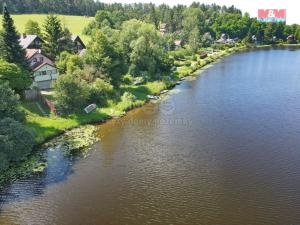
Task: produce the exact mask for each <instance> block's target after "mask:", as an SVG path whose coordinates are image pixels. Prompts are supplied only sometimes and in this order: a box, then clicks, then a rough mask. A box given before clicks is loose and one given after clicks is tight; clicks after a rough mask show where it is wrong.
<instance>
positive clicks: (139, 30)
mask: <svg viewBox="0 0 300 225" xmlns="http://www.w3.org/2000/svg"><path fill="white" fill-rule="evenodd" d="M119 43H120V44H121V48H122V51H123V53H124V56H125V59H126V62H127V64H128V65H129V73H130V74H131V75H133V76H144V77H146V78H154V77H157V78H159V77H158V76H159V74H161V73H162V72H165V71H167V70H168V60H167V59H168V54H167V50H166V48H165V44H166V43H164V41H163V37H162V36H161V35H160V34H159V33H158V31H157V30H156V29H155V27H154V25H152V24H148V23H145V22H142V21H138V20H129V21H126V22H124V23H123V25H122V29H121V32H120V41H119Z"/></svg>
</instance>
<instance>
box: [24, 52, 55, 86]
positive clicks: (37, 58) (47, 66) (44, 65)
mask: <svg viewBox="0 0 300 225" xmlns="http://www.w3.org/2000/svg"><path fill="white" fill-rule="evenodd" d="M26 58H27V60H28V61H29V63H30V67H31V69H32V72H33V76H34V80H33V84H32V86H33V87H38V88H39V89H41V90H45V89H50V88H51V87H52V82H53V80H56V79H57V77H58V75H59V73H58V70H57V69H56V67H55V66H54V63H53V61H52V60H51V59H49V58H48V57H47V56H45V55H44V54H42V51H41V50H40V49H26Z"/></svg>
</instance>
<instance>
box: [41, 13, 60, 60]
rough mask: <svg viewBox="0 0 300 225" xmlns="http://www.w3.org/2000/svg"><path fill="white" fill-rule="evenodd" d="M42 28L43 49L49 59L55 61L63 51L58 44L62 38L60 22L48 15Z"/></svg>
mask: <svg viewBox="0 0 300 225" xmlns="http://www.w3.org/2000/svg"><path fill="white" fill-rule="evenodd" d="M43 28H44V35H43V38H44V41H45V43H44V45H43V49H44V51H45V53H46V54H47V55H48V56H49V57H50V58H52V59H55V57H56V56H58V55H59V53H60V52H61V51H62V49H63V47H62V46H61V44H60V40H61V39H62V38H63V37H64V30H63V28H62V25H61V21H60V20H59V19H58V17H57V16H55V15H52V14H51V15H48V16H47V18H46V20H45V23H44V26H43Z"/></svg>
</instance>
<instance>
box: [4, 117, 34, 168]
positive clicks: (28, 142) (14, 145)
mask: <svg viewBox="0 0 300 225" xmlns="http://www.w3.org/2000/svg"><path fill="white" fill-rule="evenodd" d="M34 143H35V141H34V135H33V134H32V132H31V131H29V130H28V129H27V128H26V127H25V126H24V125H22V124H21V123H20V122H17V121H15V120H13V119H11V118H4V119H2V120H1V121H0V164H1V167H0V169H2V170H3V169H6V168H7V167H8V166H9V164H10V163H13V162H18V161H20V160H23V159H24V158H25V157H26V156H28V154H30V153H31V151H32V148H33V145H34Z"/></svg>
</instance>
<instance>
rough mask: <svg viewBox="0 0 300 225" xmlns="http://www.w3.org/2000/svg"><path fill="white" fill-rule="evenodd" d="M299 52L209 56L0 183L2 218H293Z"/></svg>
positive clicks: (299, 186) (274, 224)
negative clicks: (155, 96) (89, 142)
mask: <svg viewBox="0 0 300 225" xmlns="http://www.w3.org/2000/svg"><path fill="white" fill-rule="evenodd" d="M299 62H300V51H299V50H295V51H290V50H259V51H253V52H247V53H239V54H235V55H233V56H230V57H227V58H225V59H223V60H221V61H220V62H218V63H217V64H216V65H215V66H214V67H211V68H209V69H208V70H207V71H205V72H203V74H202V75H201V76H199V77H198V78H197V79H196V80H193V81H185V82H183V83H182V84H181V85H180V86H178V87H177V88H176V89H175V90H173V91H172V93H170V95H169V97H167V98H166V99H165V100H164V101H163V102H162V103H160V104H156V105H151V104H149V105H147V106H145V107H143V108H141V109H138V110H135V111H132V112H130V113H129V114H128V115H127V116H126V117H124V118H122V119H120V120H114V121H110V122H108V123H107V124H105V125H101V126H100V131H99V135H100V136H101V137H102V141H101V142H100V143H97V144H96V145H95V146H93V148H92V150H91V152H90V153H89V155H88V156H87V157H86V158H77V159H69V158H65V157H63V156H61V155H60V153H59V149H51V150H49V151H48V152H47V157H48V163H49V168H48V169H47V171H45V173H44V174H42V175H40V176H33V177H30V178H27V179H24V180H21V181H19V182H16V183H14V184H12V185H10V186H9V187H7V189H6V190H3V191H2V192H1V194H0V201H1V205H0V207H1V208H0V224H5V225H6V224H26V225H27V224H30V225H31V224H34V225H36V224H38V225H40V224H41V225H42V224H47V225H48V224H49V225H50V224H51V225H52V224H54V225H55V224H57V225H68V224H75V225H77V224H78V225H90V224H96V225H98V224H99V225H102V224H103V225H110V224H111V225H117V224H120V225H126V224H128V225H142V224H153V225H167V224H176V225H177V224H178V225H179V224H180V225H181V224H184V225H194V224H197V225H265V224H268V225H291V224H293V225H297V224H300V63H299Z"/></svg>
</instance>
